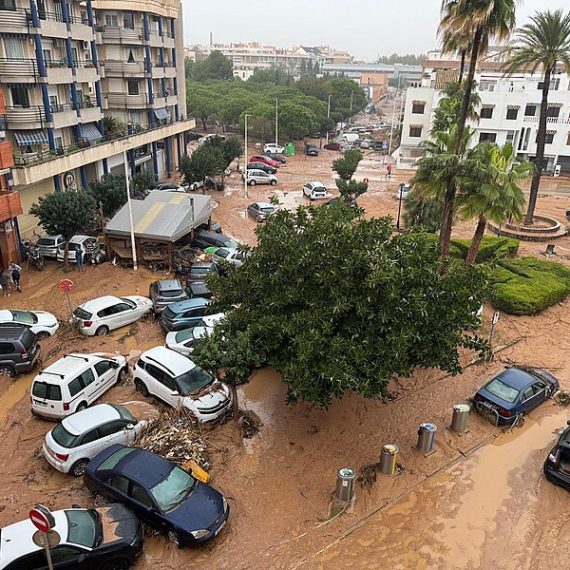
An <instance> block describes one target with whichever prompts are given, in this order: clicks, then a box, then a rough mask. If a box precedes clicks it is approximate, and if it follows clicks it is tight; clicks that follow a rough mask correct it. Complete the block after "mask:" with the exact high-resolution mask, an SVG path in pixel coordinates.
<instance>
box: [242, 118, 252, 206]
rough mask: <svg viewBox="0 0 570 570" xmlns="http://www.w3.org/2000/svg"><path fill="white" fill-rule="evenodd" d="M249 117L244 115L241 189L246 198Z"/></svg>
mask: <svg viewBox="0 0 570 570" xmlns="http://www.w3.org/2000/svg"><path fill="white" fill-rule="evenodd" d="M248 117H251V115H248V114H247V113H246V114H245V145H244V146H245V150H244V152H245V154H244V157H243V158H244V160H243V163H244V164H243V180H244V187H243V196H244V198H247V197H248V196H247V118H248Z"/></svg>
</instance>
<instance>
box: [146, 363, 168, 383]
mask: <svg viewBox="0 0 570 570" xmlns="http://www.w3.org/2000/svg"><path fill="white" fill-rule="evenodd" d="M145 370H146V371H147V373H148V374H150V375H151V376H152V377H153V378H154V379H155V380H158V381H159V382H161V383H163V380H164V376H165V374H164V372H163V371H162V370H161V369H160V368H157V367H156V366H154V364H149V363H148V362H147V363H146V365H145Z"/></svg>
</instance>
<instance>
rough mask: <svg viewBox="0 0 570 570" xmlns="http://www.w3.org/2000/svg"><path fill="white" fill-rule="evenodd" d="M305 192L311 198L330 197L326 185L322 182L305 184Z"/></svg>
mask: <svg viewBox="0 0 570 570" xmlns="http://www.w3.org/2000/svg"><path fill="white" fill-rule="evenodd" d="M303 194H304V195H305V196H307V198H309V200H321V199H323V198H328V195H329V193H328V192H327V188H326V186H325V185H324V184H323V183H322V182H318V181H316V180H315V181H313V182H307V183H306V184H305V186H303Z"/></svg>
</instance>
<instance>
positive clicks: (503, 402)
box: [477, 388, 515, 410]
mask: <svg viewBox="0 0 570 570" xmlns="http://www.w3.org/2000/svg"><path fill="white" fill-rule="evenodd" d="M477 394H479V396H482V397H483V398H485V400H489V402H491V403H493V404H496V405H497V406H500V407H501V408H505V410H510V409H511V408H513V407H514V406H515V402H513V403H510V402H507V401H506V400H502V399H501V398H499V397H498V396H495V394H492V393H491V392H489V390H487V389H486V388H480V389H479V391H478V392H477Z"/></svg>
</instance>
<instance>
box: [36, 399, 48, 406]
mask: <svg viewBox="0 0 570 570" xmlns="http://www.w3.org/2000/svg"><path fill="white" fill-rule="evenodd" d="M34 404H38V406H47V402H41V401H40V400H34Z"/></svg>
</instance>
